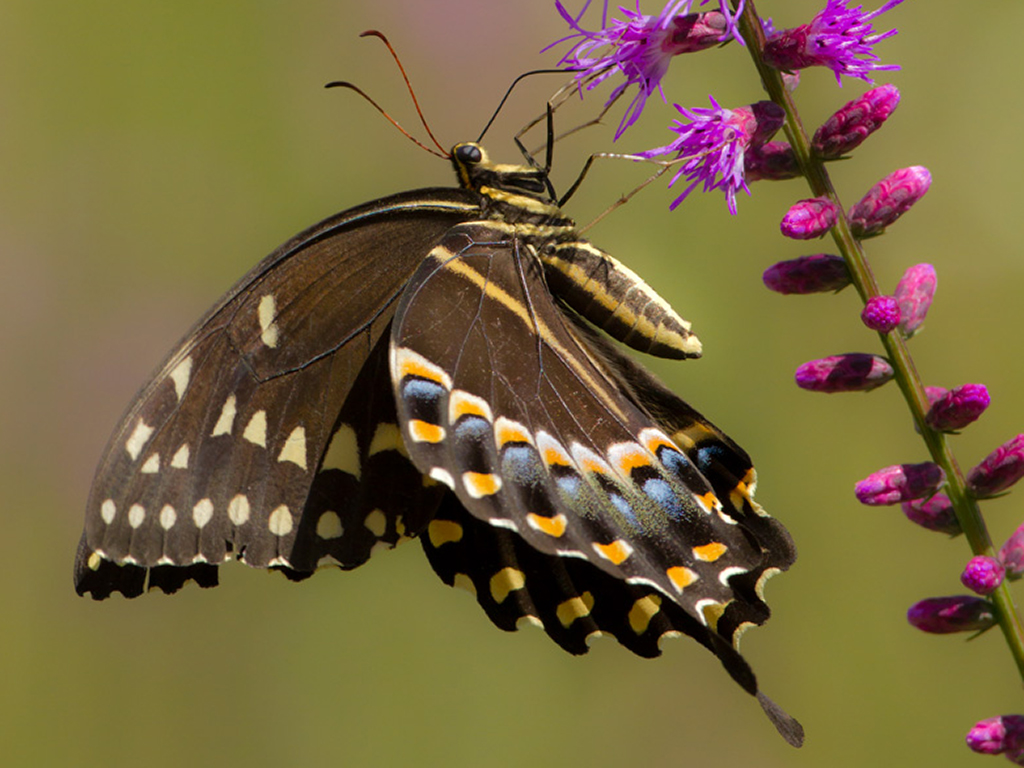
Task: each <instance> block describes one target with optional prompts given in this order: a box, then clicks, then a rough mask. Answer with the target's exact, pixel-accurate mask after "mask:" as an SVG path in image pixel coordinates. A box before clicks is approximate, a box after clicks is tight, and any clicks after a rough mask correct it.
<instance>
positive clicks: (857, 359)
mask: <svg viewBox="0 0 1024 768" xmlns="http://www.w3.org/2000/svg"><path fill="white" fill-rule="evenodd" d="M894 375H895V373H894V372H893V369H892V366H891V365H889V361H888V360H886V359H885V358H884V357H879V356H878V355H867V354H863V353H852V354H847V355H832V356H831V357H823V358H821V359H819V360H811V361H810V362H807V363H804V364H803V365H801V366H800V367H799V368H797V369H796V385H797V386H798V387H800V388H801V389H807V390H810V391H811V392H828V393H832V392H867V391H869V390H872V389H874V388H875V387H880V386H882V385H883V384H885V383H886V382H888V381H890V380H891V379H892V377H893V376H894Z"/></svg>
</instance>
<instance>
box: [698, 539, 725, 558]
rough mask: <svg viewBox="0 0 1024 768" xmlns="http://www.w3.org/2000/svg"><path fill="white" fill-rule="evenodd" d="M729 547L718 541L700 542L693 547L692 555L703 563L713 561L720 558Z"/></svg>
mask: <svg viewBox="0 0 1024 768" xmlns="http://www.w3.org/2000/svg"><path fill="white" fill-rule="evenodd" d="M728 551H729V548H728V547H727V546H725V544H722V543H721V542H719V541H712V542H711V543H710V544H702V545H701V546H699V547H694V548H693V556H694V557H696V558H697V559H698V560H703V561H704V562H705V563H713V562H715V560H717V559H718V558H720V557H721V556H722V555H724V554H725V553H726V552H728Z"/></svg>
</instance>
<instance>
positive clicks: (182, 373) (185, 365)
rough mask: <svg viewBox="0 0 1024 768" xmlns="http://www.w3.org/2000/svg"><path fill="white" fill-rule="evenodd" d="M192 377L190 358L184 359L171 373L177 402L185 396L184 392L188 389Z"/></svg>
mask: <svg viewBox="0 0 1024 768" xmlns="http://www.w3.org/2000/svg"><path fill="white" fill-rule="evenodd" d="M191 377H192V358H191V357H186V358H185V359H184V360H182V361H181V362H180V363H178V364H177V365H176V366H174V370H173V371H171V381H173V382H174V394H176V395H177V396H178V400H181V398H182V397H183V396H184V394H185V390H186V389H187V388H188V382H189V379H190V378H191Z"/></svg>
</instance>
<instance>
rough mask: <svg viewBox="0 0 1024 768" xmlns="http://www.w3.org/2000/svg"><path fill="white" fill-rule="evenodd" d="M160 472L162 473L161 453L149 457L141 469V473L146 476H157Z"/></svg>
mask: <svg viewBox="0 0 1024 768" xmlns="http://www.w3.org/2000/svg"><path fill="white" fill-rule="evenodd" d="M159 471H160V454H159V453H151V454H150V455H149V458H148V459H146V461H145V463H144V464H143V465H142V468H141V469H139V472H141V473H142V474H144V475H155V474H156V473H157V472H159Z"/></svg>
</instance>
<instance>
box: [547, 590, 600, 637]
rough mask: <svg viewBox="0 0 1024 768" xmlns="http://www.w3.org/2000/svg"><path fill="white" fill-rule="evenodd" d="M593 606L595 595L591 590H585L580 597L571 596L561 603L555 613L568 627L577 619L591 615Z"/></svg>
mask: <svg viewBox="0 0 1024 768" xmlns="http://www.w3.org/2000/svg"><path fill="white" fill-rule="evenodd" d="M593 607H594V596H593V595H592V594H590V593H589V592H584V593H583V594H582V595H580V596H579V597H571V598H569V599H568V600H566V601H564V602H562V603H559V605H558V608H557V609H556V610H555V615H556V616H557V617H558V622H559V623H560V624H561V625H562V626H563V627H565V628H566V629H568V628H569V627H571V626H572V624H573V622H574V621H576V620H577V619H582V618H583V617H585V616H589V615H590V611H591V609H592V608H593Z"/></svg>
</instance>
